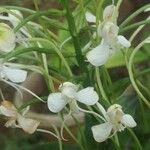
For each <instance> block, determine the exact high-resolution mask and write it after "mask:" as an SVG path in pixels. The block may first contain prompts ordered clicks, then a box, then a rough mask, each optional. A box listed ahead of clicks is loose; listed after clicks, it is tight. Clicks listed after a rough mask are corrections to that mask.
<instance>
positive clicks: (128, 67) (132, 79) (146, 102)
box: [127, 39, 150, 108]
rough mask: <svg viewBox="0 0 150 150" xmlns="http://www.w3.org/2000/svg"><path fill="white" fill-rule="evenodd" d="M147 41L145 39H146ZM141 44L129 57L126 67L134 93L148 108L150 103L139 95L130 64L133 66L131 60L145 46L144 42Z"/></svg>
mask: <svg viewBox="0 0 150 150" xmlns="http://www.w3.org/2000/svg"><path fill="white" fill-rule="evenodd" d="M146 40H147V39H146ZM146 40H144V41H143V42H141V43H140V44H139V45H138V46H137V47H136V48H135V49H134V50H133V52H132V53H131V56H130V58H129V63H128V66H127V69H128V72H129V78H130V81H131V83H132V85H133V87H134V89H135V91H136V92H137V94H138V95H139V97H140V98H141V99H142V100H143V102H144V103H145V104H146V105H147V106H148V107H149V108H150V103H149V102H148V100H147V99H146V98H145V97H144V96H143V94H142V93H141V91H140V90H139V88H138V86H137V84H136V82H135V80H134V76H133V72H132V64H133V60H134V56H135V54H136V53H137V52H138V50H139V49H140V48H141V47H142V46H143V45H144V44H145V41H146Z"/></svg>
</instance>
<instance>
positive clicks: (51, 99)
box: [47, 93, 67, 113]
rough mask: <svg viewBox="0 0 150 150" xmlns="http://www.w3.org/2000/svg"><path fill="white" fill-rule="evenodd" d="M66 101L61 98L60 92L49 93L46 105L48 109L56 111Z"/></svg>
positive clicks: (58, 110)
mask: <svg viewBox="0 0 150 150" xmlns="http://www.w3.org/2000/svg"><path fill="white" fill-rule="evenodd" d="M66 104H67V102H66V101H65V100H64V99H63V98H62V94H61V93H51V94H50V95H49V96H48V100H47V105H48V108H49V110H50V111H52V112H54V113H57V112H60V111H61V110H62V109H63V108H64V107H65V105H66Z"/></svg>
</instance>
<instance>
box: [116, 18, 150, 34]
mask: <svg viewBox="0 0 150 150" xmlns="http://www.w3.org/2000/svg"><path fill="white" fill-rule="evenodd" d="M145 24H150V20H149V19H148V20H143V21H140V22H137V23H134V24H131V25H129V26H127V27H125V28H120V32H119V33H124V32H126V31H128V30H131V29H134V28H137V27H139V26H141V25H145Z"/></svg>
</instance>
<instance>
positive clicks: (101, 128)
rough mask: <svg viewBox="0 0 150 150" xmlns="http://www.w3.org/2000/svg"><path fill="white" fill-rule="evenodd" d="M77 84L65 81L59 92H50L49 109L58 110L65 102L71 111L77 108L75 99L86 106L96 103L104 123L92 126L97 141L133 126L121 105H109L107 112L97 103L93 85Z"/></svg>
mask: <svg viewBox="0 0 150 150" xmlns="http://www.w3.org/2000/svg"><path fill="white" fill-rule="evenodd" d="M78 89H79V86H78V85H75V84H73V83H71V82H65V83H63V84H61V85H60V86H59V90H60V92H56V93H51V94H50V95H49V96H48V100H47V105H48V108H49V110H50V111H52V112H54V113H58V112H60V111H61V110H62V109H63V108H64V107H65V106H66V105H67V104H69V106H70V109H71V111H73V112H74V110H77V109H78V105H77V101H78V102H81V103H83V104H85V105H87V106H91V105H95V104H96V105H97V106H98V108H99V111H100V112H101V113H102V114H103V116H101V118H103V120H104V121H105V123H103V124H100V125H96V126H93V127H92V128H91V129H92V132H93V136H94V139H95V140H96V141H97V142H103V141H105V140H106V139H107V138H109V137H111V136H112V135H114V134H115V133H116V132H117V131H122V130H124V128H125V127H130V128H133V127H135V126H136V122H135V121H134V119H133V118H132V116H131V115H129V114H125V113H124V112H123V111H122V107H121V106H120V105H118V104H114V105H111V106H110V107H109V108H108V110H107V112H106V111H105V109H104V108H103V106H102V105H101V104H100V103H98V100H99V97H98V94H97V93H96V91H94V88H93V87H87V88H84V89H82V90H78Z"/></svg>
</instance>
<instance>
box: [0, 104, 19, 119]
mask: <svg viewBox="0 0 150 150" xmlns="http://www.w3.org/2000/svg"><path fill="white" fill-rule="evenodd" d="M0 114H2V115H4V116H7V117H13V118H15V117H16V115H17V113H16V111H15V110H13V109H9V108H6V107H4V106H0Z"/></svg>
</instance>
